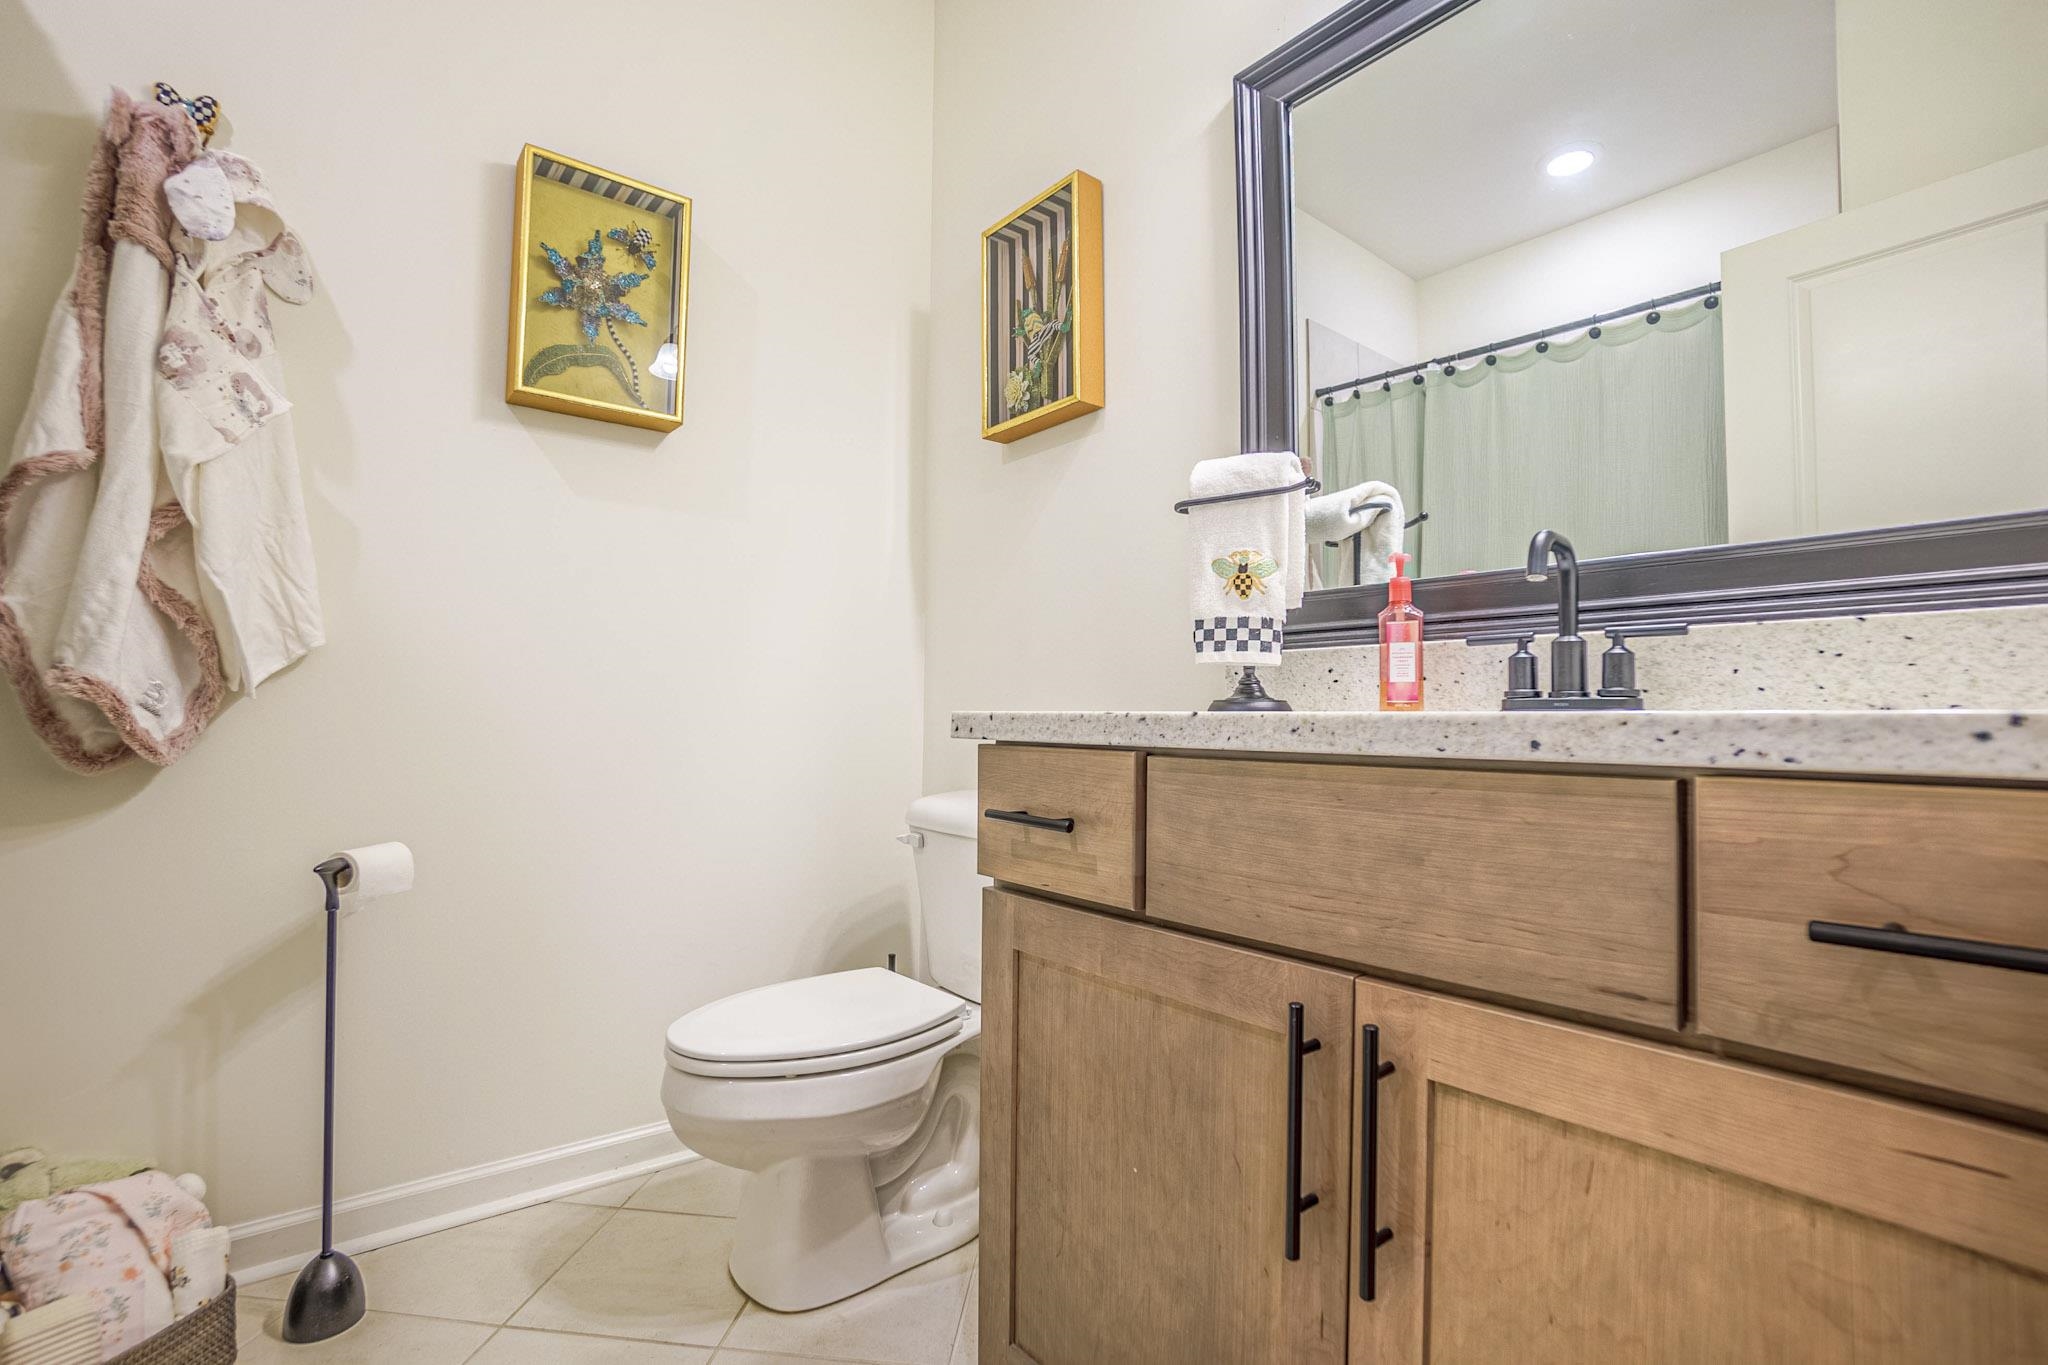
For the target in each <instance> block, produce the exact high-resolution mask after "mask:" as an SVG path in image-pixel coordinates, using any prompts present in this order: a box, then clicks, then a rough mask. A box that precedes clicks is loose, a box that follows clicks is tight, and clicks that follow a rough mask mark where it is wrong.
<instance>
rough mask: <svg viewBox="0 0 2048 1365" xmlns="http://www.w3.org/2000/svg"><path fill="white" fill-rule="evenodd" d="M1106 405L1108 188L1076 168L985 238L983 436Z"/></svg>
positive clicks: (1037, 426)
mask: <svg viewBox="0 0 2048 1365" xmlns="http://www.w3.org/2000/svg"><path fill="white" fill-rule="evenodd" d="M1102 404H1103V387H1102V182H1101V181H1100V180H1097V179H1096V178H1095V177H1094V176H1092V175H1089V174H1087V173H1086V172H1085V171H1075V172H1074V173H1073V174H1071V175H1069V176H1067V177H1066V178H1065V179H1063V180H1061V181H1060V182H1059V183H1058V184H1056V185H1054V186H1052V187H1051V188H1050V189H1048V190H1046V191H1045V192H1044V193H1043V194H1039V195H1035V196H1033V197H1032V199H1031V200H1030V202H1028V203H1026V204H1025V205H1024V207H1022V208H1020V209H1018V210H1017V211H1016V212H1015V213H1013V214H1010V215H1009V216H1008V217H1006V218H1004V219H1003V220H1002V221H1001V222H999V223H997V224H996V225H995V226H994V227H992V228H990V229H989V230H988V231H986V232H984V233H982V234H981V434H982V436H983V438H984V439H986V440H990V441H1005V442H1007V441H1014V440H1016V439H1017V438H1018V437H1020V436H1029V435H1030V434H1031V433H1032V432H1034V431H1043V430H1045V429H1046V428H1047V427H1050V426H1057V425H1058V424H1059V423H1061V422H1065V421H1069V420H1071V419H1072V418H1075V417H1079V416H1080V415H1081V414H1082V413H1084V412H1094V411H1095V410H1096V409H1098V408H1100V407H1101V406H1102Z"/></svg>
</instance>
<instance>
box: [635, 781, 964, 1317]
mask: <svg viewBox="0 0 2048 1365" xmlns="http://www.w3.org/2000/svg"><path fill="white" fill-rule="evenodd" d="M973 807H974V793H973V792H971V791H970V792H948V793H944V794H943V795H940V796H930V797H924V798H921V799H920V800H919V801H917V802H916V803H914V804H913V805H912V806H911V810H910V816H909V820H908V823H909V825H910V827H911V829H910V833H909V834H908V835H906V836H904V842H906V843H909V844H910V845H911V847H912V848H913V850H915V852H916V854H917V871H918V892H919V898H918V904H919V918H920V921H921V923H922V926H923V929H924V935H923V937H924V940H925V953H924V956H925V959H926V961H927V963H928V964H929V970H930V972H931V974H932V976H933V977H934V980H935V982H936V984H930V983H927V982H924V981H920V980H918V979H916V978H915V977H911V976H907V975H903V974H899V973H897V972H892V971H889V970H886V969H884V968H881V967H866V968H861V969H858V970H855V971H847V972H833V973H829V974H827V975H823V976H813V977H804V978H800V979H798V980H795V981H785V982H780V983H778V984H776V985H771V986H763V987H760V988H758V989H756V990H751V991H742V992H740V993H739V994H737V995H731V996H727V997H725V998H724V999H722V1000H717V1001H713V1002H712V1003H711V1004H709V1005H705V1006H703V1007H702V1008H700V1009H696V1010H693V1011H691V1012H690V1013H688V1014H686V1015H684V1016H683V1017H682V1018H680V1019H678V1020H676V1021H675V1023H673V1024H672V1025H670V1026H669V1030H668V1037H667V1040H666V1041H667V1046H666V1049H665V1052H666V1056H667V1062H668V1066H667V1071H666V1073H665V1075H664V1077H663V1080H662V1088H661V1097H662V1104H663V1106H664V1107H665V1108H666V1109H667V1111H668V1117H669V1124H670V1126H671V1127H672V1128H674V1130H675V1133H676V1136H677V1137H679V1138H681V1139H682V1141H683V1142H684V1144H685V1145H687V1146H688V1147H690V1148H691V1149H692V1150H694V1151H696V1152H698V1153H700V1154H702V1155H703V1156H705V1157H707V1158H709V1159H710V1160H712V1161H716V1162H719V1163H721V1164H723V1165H727V1166H733V1167H737V1168H738V1169H740V1170H742V1171H745V1172H746V1173H747V1179H746V1182H745V1185H744V1186H743V1188H742V1191H741V1195H740V1207H739V1215H738V1218H737V1219H736V1221H735V1225H734V1229H733V1249H732V1258H731V1269H732V1276H733V1279H734V1280H735V1281H736V1282H737V1283H738V1284H739V1286H740V1288H741V1289H743V1290H745V1291H746V1292H747V1294H748V1295H749V1296H750V1297H751V1298H753V1299H754V1300H755V1301H757V1302H759V1303H761V1304H764V1305H766V1306H767V1307H769V1308H775V1309H781V1310H784V1311H795V1310H799V1309H805V1308H816V1307H818V1306H819V1305H821V1304H826V1303H831V1302H832V1301H834V1300H836V1299H842V1298H845V1297H846V1296H847V1295H849V1294H857V1293H859V1292H860V1291H861V1290H863V1289H867V1288H869V1287H870V1286H872V1285H875V1284H878V1283H880V1282H881V1281H882V1280H885V1279H887V1278H888V1277H889V1276H891V1275H894V1274H897V1273H899V1272H900V1271H904V1270H908V1269H909V1268H910V1267H911V1266H914V1265H917V1264H919V1263H921V1262H923V1261H927V1260H930V1259H931V1258H932V1257H934V1256H939V1255H942V1254H944V1253H945V1252H948V1251H951V1250H952V1249H953V1248H955V1247H957V1246H961V1245H964V1244H965V1243H967V1242H969V1241H972V1240H973V1239H974V1238H975V1237H976V1236H977V1235H979V1233H980V1231H981V1198H980V1162H981V1151H980V1121H981V1088H980V1086H981V1060H980V1056H979V1041H978V1040H979V1039H980V1036H981V1007H980V1005H979V1004H978V1003H977V1002H978V1000H979V997H980V994H981V954H980V940H981V914H980V888H981V887H982V886H985V885H987V884H988V883H987V879H985V878H982V877H980V876H978V875H977V874H976V873H975V872H974V830H975V815H976V812H975V811H974V808H973Z"/></svg>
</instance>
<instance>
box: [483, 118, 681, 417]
mask: <svg viewBox="0 0 2048 1365" xmlns="http://www.w3.org/2000/svg"><path fill="white" fill-rule="evenodd" d="M516 180H517V183H518V192H517V202H516V204H515V206H514V209H513V222H512V322H511V328H510V335H509V340H508V342H507V345H506V354H505V401H506V402H507V403H516V404H519V405H520V406H522V407H529V408H545V409H547V410H548V411H550V412H564V413H568V414H569V415H571V416H573V417H594V418H596V419H597V420H599V421H601V422H622V423H624V424H626V425H627V426H635V427H649V428H652V429H653V430H655V431H674V430H675V429H676V428H677V427H679V426H681V425H682V424H683V356H684V352H685V349H686V347H685V342H686V340H687V337H686V333H687V331H688V327H687V324H688V322H689V303H690V201H689V199H688V198H686V197H685V196H683V195H680V194H675V193H673V192H671V191H669V190H664V189H659V188H657V187H655V186H653V185H649V184H647V183H646V182H645V181H641V180H634V179H632V178H630V177H628V176H623V175H619V174H617V173H616V172H613V171H607V170H600V169H599V168H598V167H596V166H592V165H590V164H589V163H588V162H583V161H578V160H576V159H575V158H574V157H569V156H563V155H562V154H561V153H559V152H550V151H544V150H542V149H541V148H539V147H536V146H534V145H533V144H532V143H528V144H527V145H526V147H525V149H524V150H522V151H521V152H520V154H519V168H518V174H517V177H516Z"/></svg>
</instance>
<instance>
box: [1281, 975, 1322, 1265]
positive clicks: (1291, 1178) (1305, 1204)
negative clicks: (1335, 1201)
mask: <svg viewBox="0 0 2048 1365" xmlns="http://www.w3.org/2000/svg"><path fill="white" fill-rule="evenodd" d="M1322 1046H1323V1040H1322V1039H1320V1038H1310V1039H1307V1040H1306V1041H1304V1040H1303V1038H1302V1036H1301V1002H1300V1001H1299V1000H1295V1001H1291V1002H1289V1004H1288V1006H1287V1259H1288V1260H1290V1261H1298V1260H1300V1259H1301V1215H1302V1214H1304V1213H1306V1212H1308V1211H1309V1210H1310V1209H1312V1208H1314V1207H1315V1206H1316V1205H1317V1204H1319V1203H1321V1202H1322V1201H1321V1200H1319V1199H1317V1198H1316V1196H1314V1195H1312V1194H1303V1193H1302V1192H1301V1059H1302V1058H1304V1057H1306V1056H1308V1054H1309V1053H1311V1052H1316V1051H1319V1050H1320V1049H1321V1048H1322Z"/></svg>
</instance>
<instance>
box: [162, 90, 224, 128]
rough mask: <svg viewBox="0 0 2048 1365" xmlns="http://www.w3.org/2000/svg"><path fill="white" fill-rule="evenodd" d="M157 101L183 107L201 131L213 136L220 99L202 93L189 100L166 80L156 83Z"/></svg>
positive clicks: (165, 104)
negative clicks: (196, 97)
mask: <svg viewBox="0 0 2048 1365" xmlns="http://www.w3.org/2000/svg"><path fill="white" fill-rule="evenodd" d="M156 102H157V103H158V104H161V105H164V106H166V107H168V108H177V109H183V110H184V111H185V112H186V113H187V114H188V115H190V116H191V118H192V121H193V122H194V123H196V124H198V125H199V131H200V132H201V133H202V134H204V135H205V136H206V137H208V138H211V137H212V136H213V125H214V124H215V123H216V122H217V121H219V119H220V101H219V100H217V99H215V98H214V97H213V96H211V95H201V96H200V97H199V98H198V99H196V100H188V99H186V98H185V97H184V96H183V95H180V94H179V93H178V92H177V91H175V90H173V89H172V88H171V87H170V84H169V83H168V82H166V81H158V82H157V83H156Z"/></svg>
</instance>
